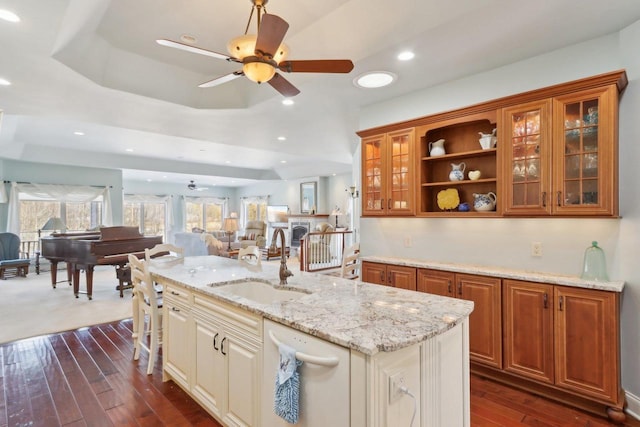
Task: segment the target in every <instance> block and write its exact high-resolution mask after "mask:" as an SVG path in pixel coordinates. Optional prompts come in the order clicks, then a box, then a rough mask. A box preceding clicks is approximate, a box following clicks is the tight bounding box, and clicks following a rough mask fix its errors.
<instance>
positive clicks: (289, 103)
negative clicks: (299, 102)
mask: <svg viewBox="0 0 640 427" xmlns="http://www.w3.org/2000/svg"><path fill="white" fill-rule="evenodd" d="M293 104H294V102H293V99H289V98H287V99H283V100H282V105H293Z"/></svg>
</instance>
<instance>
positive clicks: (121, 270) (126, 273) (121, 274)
mask: <svg viewBox="0 0 640 427" xmlns="http://www.w3.org/2000/svg"><path fill="white" fill-rule="evenodd" d="M116 277H117V278H118V286H117V288H116V289H118V290H119V291H120V298H122V297H123V293H122V291H124V290H125V289H131V288H133V284H132V283H131V267H129V266H128V265H125V266H121V267H118V266H116ZM125 283H127V284H126V285H125Z"/></svg>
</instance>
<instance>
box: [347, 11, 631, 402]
mask: <svg viewBox="0 0 640 427" xmlns="http://www.w3.org/2000/svg"><path fill="white" fill-rule="evenodd" d="M638 44H640V23H636V24H634V25H633V26H631V27H629V28H627V29H626V30H625V31H623V32H622V33H621V34H619V35H618V34H615V35H610V36H606V37H602V38H599V39H596V40H592V41H590V42H588V43H581V44H577V45H574V46H571V47H569V48H566V49H562V50H558V51H556V52H552V53H549V54H545V55H542V56H539V57H535V58H531V59H528V60H526V61H522V62H519V63H516V64H512V65H509V66H505V67H502V68H499V69H496V70H492V71H489V72H486V73H483V74H478V75H475V76H472V77H469V78H466V79H463V80H458V81H453V82H450V83H447V84H443V85H441V86H438V87H433V88H428V89H425V90H422V91H419V92H415V93H412V94H410V95H407V96H404V97H401V98H397V99H392V100H389V101H386V102H383V103H379V104H376V105H372V106H370V107H368V108H365V109H364V110H363V111H362V116H361V129H367V128H371V127H376V126H381V125H385V124H389V123H393V122H398V121H403V120H407V119H411V118H416V117H421V116H424V115H429V114H433V113H437V112H442V111H447V110H451V109H455V108H460V107H464V106H467V105H471V104H474V103H479V102H483V101H487V100H491V99H495V98H499V97H502V96H507V95H512V94H516V93H520V92H523V91H527V90H532V89H536V88H540V87H544V86H549V85H552V84H557V83H563V82H566V81H570V80H575V79H578V78H582V77H588V76H592V75H595V74H600V73H604V72H608V71H613V70H618V69H621V68H626V70H627V74H628V78H629V86H628V87H627V89H626V92H625V93H624V95H623V97H622V100H621V104H620V108H621V111H620V159H621V161H620V181H621V184H620V201H621V204H620V207H621V209H620V210H621V215H622V218H621V219H555V218H542V219H483V218H464V219H462V218H451V219H447V218H410V219H393V218H380V219H376V218H362V219H361V220H360V228H361V249H362V253H363V255H373V254H375V255H387V256H400V257H411V258H418V259H430V260H438V261H450V262H460V263H474V264H481V265H492V266H501V267H507V268H516V269H526V270H536V271H543V272H554V273H563V274H570V275H579V274H580V272H581V268H582V260H583V256H584V250H585V249H586V248H587V247H588V246H589V244H590V242H591V241H592V240H597V241H598V242H599V243H600V246H601V247H602V248H603V249H604V251H605V254H606V257H607V264H608V272H609V276H610V278H612V279H621V280H625V281H626V286H625V291H624V294H623V302H622V322H621V323H622V325H621V335H622V382H623V387H624V388H625V389H626V390H627V392H628V393H632V394H633V395H635V396H640V376H638V375H637V373H638V372H640V358H639V357H638V354H640V344H639V338H638V337H639V334H638V330H640V314H638V313H640V270H638V269H637V268H636V265H637V262H638V259H637V258H638V255H637V253H638V246H639V243H640V239H639V238H638V237H639V236H640V234H639V231H640V209H639V207H638V200H639V196H640V195H639V192H640V190H638V182H640V168H639V167H638V165H639V164H640V149H639V148H638V143H637V142H638V140H639V137H640V121H639V120H638V119H637V118H638V117H639V116H640V99H639V98H640V59H638V56H637V46H638ZM406 237H410V238H411V240H412V247H405V246H404V239H405V238H406ZM533 241H536V242H542V245H543V256H542V257H541V258H534V257H531V255H530V251H531V249H530V247H531V242H533ZM637 402H638V401H637V400H635V403H634V404H637ZM630 406H631V405H630ZM631 409H633V410H635V411H636V413H640V411H639V410H638V409H639V408H631Z"/></svg>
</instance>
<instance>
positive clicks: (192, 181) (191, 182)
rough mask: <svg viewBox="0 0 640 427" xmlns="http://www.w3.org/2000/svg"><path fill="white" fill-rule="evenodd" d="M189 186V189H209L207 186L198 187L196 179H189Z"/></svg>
mask: <svg viewBox="0 0 640 427" xmlns="http://www.w3.org/2000/svg"><path fill="white" fill-rule="evenodd" d="M187 188H188V189H189V190H195V191H204V190H208V188H207V187H198V186H197V185H196V183H195V181H194V180H191V181H189V184H187Z"/></svg>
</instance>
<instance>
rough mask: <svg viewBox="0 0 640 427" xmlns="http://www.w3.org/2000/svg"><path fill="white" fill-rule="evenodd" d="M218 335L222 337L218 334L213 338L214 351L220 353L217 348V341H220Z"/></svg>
mask: <svg viewBox="0 0 640 427" xmlns="http://www.w3.org/2000/svg"><path fill="white" fill-rule="evenodd" d="M218 335H220V334H219V333H217V332H216V334H215V335H214V336H213V349H214V350H215V351H218V350H219V349H218V347H217V346H216V340H217V339H218Z"/></svg>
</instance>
